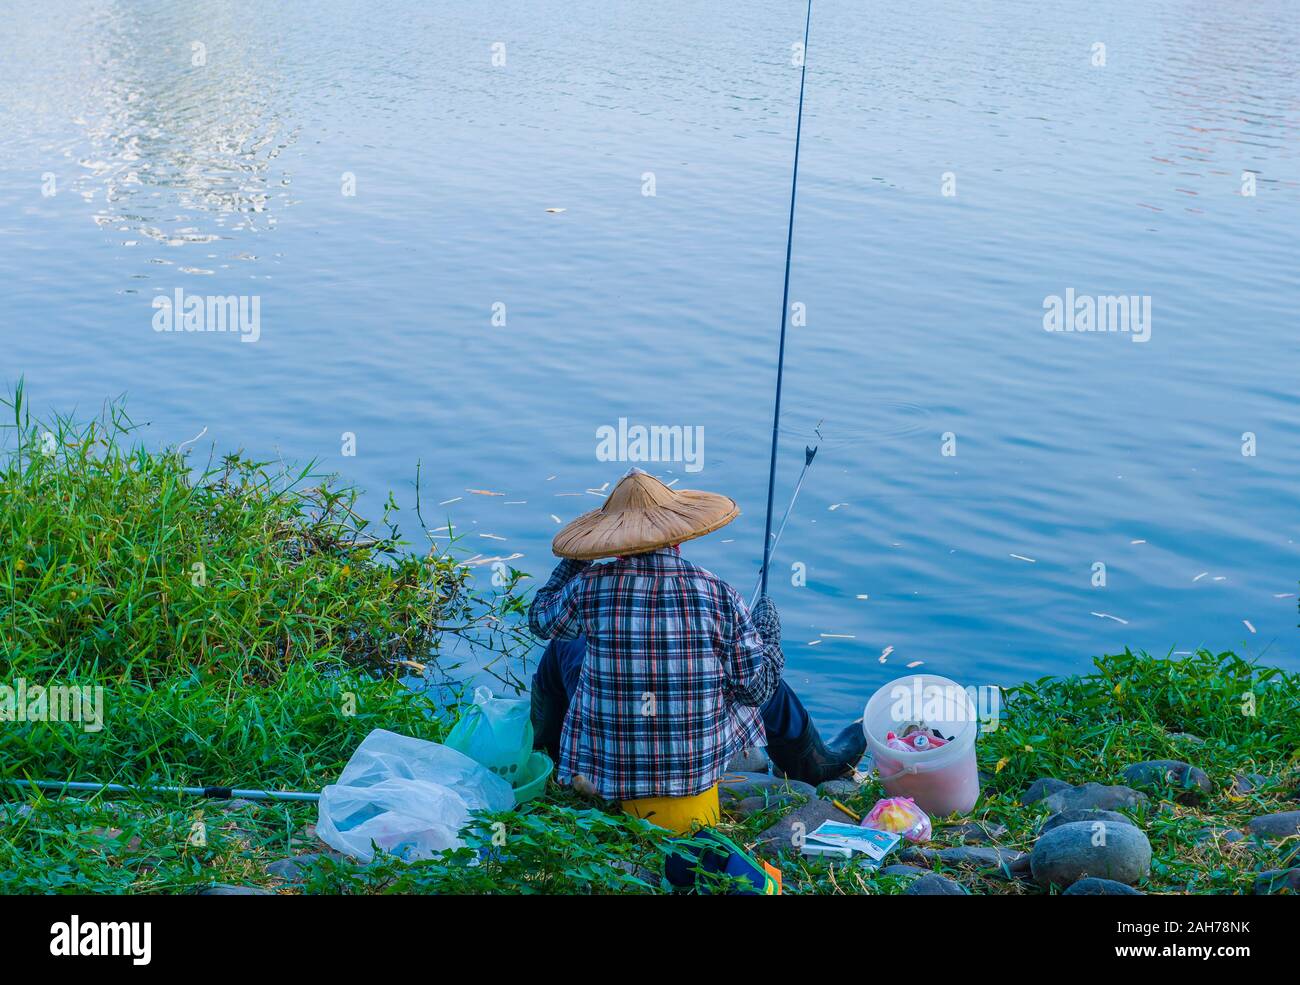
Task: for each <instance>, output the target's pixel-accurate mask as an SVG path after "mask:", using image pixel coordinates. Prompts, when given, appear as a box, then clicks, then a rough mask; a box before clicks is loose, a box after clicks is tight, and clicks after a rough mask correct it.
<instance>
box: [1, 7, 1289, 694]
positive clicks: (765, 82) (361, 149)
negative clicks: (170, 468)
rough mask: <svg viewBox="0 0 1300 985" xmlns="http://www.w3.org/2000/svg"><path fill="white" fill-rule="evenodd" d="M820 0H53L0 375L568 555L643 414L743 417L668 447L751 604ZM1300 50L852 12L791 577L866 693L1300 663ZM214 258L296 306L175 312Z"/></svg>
mask: <svg viewBox="0 0 1300 985" xmlns="http://www.w3.org/2000/svg"><path fill="white" fill-rule="evenodd" d="M1062 6H1065V7H1067V8H1068V9H1064V10H1063V9H1059V8H1061V7H1062ZM802 31H803V7H802V6H801V5H800V4H798V3H797V2H795V3H790V2H786V3H775V2H766V0H764V2H754V3H751V4H747V5H745V7H744V8H743V10H742V9H741V8H737V7H735V5H729V4H713V3H709V4H701V3H687V2H678V0H669V2H665V3H661V4H658V5H656V6H654V7H653V8H652V9H651V8H647V7H646V6H645V5H644V4H635V3H628V2H615V0H609V2H602V3H599V4H594V3H564V4H559V3H551V2H539V0H531V2H528V3H522V2H502V3H496V4H492V5H482V4H472V5H471V4H459V3H458V4H451V3H440V2H427V0H422V2H418V3H416V2H411V3H386V4H382V5H370V4H363V3H346V4H345V3H313V4H311V5H310V6H308V5H289V4H276V5H269V4H261V3H252V2H248V3H234V2H216V0H203V2H192V3H186V4H176V3H170V4H161V3H111V2H83V3H73V2H67V3H61V4H59V5H57V6H54V7H45V8H41V7H38V6H33V5H29V6H26V7H22V8H18V9H15V10H10V11H9V12H7V13H6V15H5V29H4V35H3V37H2V38H0V132H3V134H4V138H3V141H2V142H0V284H3V308H4V314H3V320H2V322H0V325H2V326H3V327H2V328H0V332H2V333H3V335H2V340H3V345H2V347H0V377H2V378H3V382H4V383H5V385H6V386H9V385H12V383H13V381H15V380H16V379H17V378H18V377H19V376H20V375H21V376H25V377H26V380H27V384H28V388H29V393H30V396H31V397H32V399H33V401H34V402H35V403H36V405H37V406H38V407H39V408H57V409H59V410H63V411H70V410H74V409H76V410H79V411H80V412H82V413H93V412H95V411H96V410H97V409H98V408H99V406H100V404H101V402H102V401H103V400H104V398H106V397H110V396H115V395H119V394H126V395H127V396H128V398H129V407H130V410H131V412H132V414H133V416H134V417H135V418H136V419H137V420H138V421H142V422H148V423H149V428H148V430H147V431H146V440H148V441H149V442H151V443H155V444H162V443H172V442H178V441H183V440H186V439H190V438H192V437H194V436H195V435H197V434H199V433H200V432H201V431H202V429H204V428H206V429H207V430H206V432H205V433H204V434H203V437H202V438H201V439H200V440H199V441H198V442H197V443H196V444H195V445H194V446H193V447H195V448H196V449H197V451H196V452H195V455H196V457H197V458H199V460H200V461H202V460H204V459H206V455H207V452H208V449H209V448H210V447H211V446H212V445H215V447H216V448H217V449H218V450H219V451H220V450H230V449H236V448H244V449H247V450H248V451H249V452H250V453H253V454H257V455H263V456H274V455H280V456H283V457H284V458H285V459H286V460H292V461H298V462H302V461H305V460H308V459H312V458H316V459H319V461H320V463H321V467H322V468H323V469H324V470H327V471H337V472H338V473H340V474H341V475H342V476H344V477H346V478H348V479H350V480H353V481H355V482H357V483H359V484H360V485H362V486H363V487H365V488H366V489H367V490H368V502H369V503H370V504H371V505H372V506H373V507H377V506H379V505H381V504H382V502H383V499H384V497H385V495H386V493H387V491H388V490H393V492H394V494H395V495H396V497H397V500H398V502H399V503H400V504H402V505H403V506H404V507H406V509H405V510H404V514H403V515H404V516H405V517H406V518H407V519H406V522H407V523H408V525H409V529H410V532H411V533H412V534H414V533H416V531H415V520H414V515H413V512H412V511H411V510H410V506H411V504H412V501H413V491H414V487H413V480H414V477H415V468H416V463H417V462H422V463H423V486H424V488H423V494H424V495H423V501H424V504H425V518H426V519H428V520H430V523H431V525H435V526H436V525H438V524H442V523H444V522H447V521H448V520H450V521H451V522H452V523H454V524H455V525H456V527H457V529H458V530H459V531H461V532H462V533H464V534H465V539H464V540H463V541H462V542H461V544H462V546H464V547H466V548H467V549H468V552H469V553H475V552H479V553H482V554H485V555H487V556H508V555H511V554H514V553H520V554H522V555H523V557H522V558H518V559H516V560H515V561H514V562H513V563H514V564H516V565H518V566H519V567H521V568H523V569H524V570H527V571H530V572H531V573H533V574H534V575H535V576H538V577H544V576H545V574H546V573H547V572H548V571H549V569H550V565H551V559H550V552H549V541H550V538H551V537H552V536H553V534H554V533H555V530H556V529H557V525H556V521H555V520H554V519H553V516H552V515H553V514H554V516H557V517H559V518H561V519H564V520H567V519H569V518H570V517H572V516H574V515H576V513H578V512H579V511H580V510H585V509H590V508H592V507H594V506H596V505H597V503H598V499H597V496H596V495H594V494H592V493H588V492H587V491H586V490H589V489H599V488H601V487H602V486H603V485H604V484H605V483H613V482H615V481H617V479H618V478H619V476H620V475H621V474H622V473H623V472H624V471H625V470H626V468H627V467H628V463H625V462H609V461H601V460H599V459H598V457H597V453H596V452H597V439H596V432H597V429H599V428H601V427H602V426H605V425H611V426H617V423H618V420H619V418H626V419H627V421H628V422H629V423H630V424H643V425H683V426H686V427H690V428H696V427H698V428H702V429H703V435H704V447H703V457H702V465H703V468H702V470H701V471H698V472H687V471H686V465H687V463H685V462H677V463H664V464H661V465H658V466H652V468H653V469H654V470H655V471H658V472H659V473H660V474H661V475H663V477H664V478H665V479H666V480H671V479H678V480H679V483H678V484H679V486H683V487H688V488H689V487H692V486H694V487H700V488H707V489H714V490H719V491H724V492H727V493H729V494H730V495H732V496H734V497H735V498H736V499H737V500H738V502H739V503H740V505H741V508H742V510H743V516H742V517H741V518H740V519H739V520H738V521H737V522H736V523H734V524H733V525H732V526H730V527H728V528H726V530H725V531H723V532H720V533H718V534H715V535H713V536H711V537H708V538H705V539H703V540H700V541H697V542H694V543H692V544H691V545H689V547H688V548H687V552H688V555H689V556H690V557H692V558H694V559H696V560H698V561H700V562H701V563H703V564H705V565H706V566H708V567H710V568H711V569H713V570H715V571H716V572H718V573H719V574H721V575H723V576H724V577H727V578H729V579H730V580H732V581H734V582H735V583H736V584H737V585H738V586H739V587H740V588H741V590H742V591H743V592H744V593H746V594H748V591H749V588H750V586H751V585H752V583H753V578H754V575H755V572H756V567H757V560H758V558H759V556H760V554H761V542H762V525H763V508H764V497H765V494H766V472H767V455H768V438H769V434H770V427H771V416H770V415H771V411H772V390H773V383H774V378H775V356H776V340H777V331H778V327H779V319H780V307H781V274H782V265H783V260H784V248H785V223H786V209H787V206H788V195H789V180H790V163H791V154H792V149H793V135H794V122H795V106H796V100H797V95H798V83H799V78H798V69H797V68H795V67H794V66H793V65H792V64H791V63H792V48H791V46H792V44H793V43H794V42H796V41H798V40H799V39H800V38H801V37H802ZM1098 44H1101V45H1104V50H1103V49H1101V48H1098V47H1096V46H1097V45H1098ZM1298 50H1300V18H1297V17H1295V10H1294V7H1293V6H1292V5H1290V4H1288V3H1285V2H1281V0H1278V2H1269V0H1261V2H1257V3H1252V4H1248V5H1223V4H1215V3H1210V2H1203V3H1187V2H1173V0H1157V2H1152V3H1146V4H1132V3H1119V2H1112V0H1106V2H1098V3H1090V4H1070V5H1042V4H1037V3H1032V2H1021V0H999V2H996V3H993V2H987V3H983V2H977V3H972V2H970V0H960V2H957V0H953V2H937V3H933V4H924V5H919V6H918V5H916V4H869V5H864V4H860V3H843V2H819V3H818V4H816V6H815V9H814V11H813V21H812V36H811V42H810V45H809V52H808V57H809V70H808V83H807V86H808V88H807V100H806V105H805V119H804V135H803V138H804V139H803V151H802V165H801V170H800V189H799V208H798V217H797V222H796V227H795V240H794V268H793V279H792V285H791V292H792V300H793V301H795V302H798V303H800V304H801V305H803V306H804V309H803V310H805V311H806V324H801V325H798V326H795V327H792V329H791V334H790V338H789V345H788V354H787V360H788V361H787V366H786V374H787V375H786V390H785V415H784V421H783V427H782V439H783V440H782V458H781V471H780V475H779V481H780V485H779V487H778V490H779V494H778V499H779V500H780V501H781V503H782V504H783V503H784V500H785V499H786V497H788V494H789V490H790V487H791V485H792V483H793V481H794V477H795V475H796V474H797V472H798V468H799V466H800V464H801V463H802V457H803V456H802V449H803V447H804V445H805V443H818V444H819V447H820V451H819V452H818V457H817V461H816V464H815V465H814V466H813V469H812V472H811V473H810V476H809V479H808V482H807V485H806V487H805V489H804V492H803V494H802V497H801V499H800V501H799V504H798V507H797V509H796V512H795V515H794V518H793V520H792V521H791V523H790V527H789V529H788V530H787V531H786V534H785V537H784V540H783V541H782V543H781V545H780V549H779V553H778V556H777V567H776V569H775V576H774V577H775V579H776V580H775V583H774V596H775V598H776V601H777V602H778V604H779V606H780V609H781V611H782V615H783V619H784V624H785V636H786V642H787V654H788V662H789V675H790V677H791V679H792V680H793V681H794V683H796V685H797V686H798V687H799V689H800V690H801V691H802V692H803V693H804V694H805V696H806V698H807V700H808V702H809V704H810V705H811V706H812V708H813V710H814V711H815V712H816V713H818V714H819V715H820V716H826V717H828V718H829V717H832V716H834V717H839V716H842V715H845V714H848V713H851V712H855V711H857V710H859V709H860V708H861V705H862V702H863V701H864V700H865V698H866V697H867V696H868V695H869V694H870V693H871V691H873V690H874V689H875V688H876V687H877V686H879V685H880V684H881V683H883V682H885V681H886V680H888V679H890V678H892V677H893V676H897V675H899V674H902V673H904V672H905V668H906V667H907V666H909V665H911V664H912V663H913V662H916V661H922V662H923V664H922V666H924V668H925V669H926V670H928V671H930V672H933V673H938V674H944V675H947V676H951V677H954V678H956V679H958V680H961V681H963V682H965V683H970V684H987V683H1014V682H1016V681H1018V680H1022V679H1024V678H1026V677H1037V676H1040V675H1044V674H1049V673H1060V672H1071V671H1081V670H1086V669H1087V668H1088V666H1089V662H1090V658H1091V657H1092V656H1093V655H1095V654H1099V653H1102V652H1107V651H1114V650H1116V649H1117V648H1122V647H1124V646H1125V645H1129V646H1132V647H1134V648H1146V649H1149V650H1151V651H1152V652H1157V653H1160V654H1164V653H1166V652H1169V651H1171V650H1174V651H1179V650H1191V649H1193V648H1195V647H1200V646H1206V647H1210V648H1214V649H1216V650H1217V649H1228V648H1232V649H1236V650H1238V651H1239V652H1241V653H1243V654H1244V655H1247V656H1252V657H1261V658H1262V659H1263V660H1264V661H1265V662H1267V663H1276V664H1280V665H1282V666H1286V667H1289V668H1292V669H1295V668H1297V667H1300V658H1298V657H1297V654H1298V652H1300V647H1298V646H1297V642H1298V640H1297V628H1296V623H1297V612H1296V599H1295V597H1294V593H1295V592H1296V588H1297V576H1298V575H1300V547H1298V546H1297V543H1296V538H1297V536H1300V529H1298V526H1300V525H1298V523H1297V512H1296V494H1297V490H1298V489H1300V485H1298V483H1297V480H1298V479H1300V431H1298V429H1297V411H1298V408H1297V399H1296V382H1297V368H1298V367H1300V362H1298V359H1297V357H1298V356H1300V353H1298V352H1297V328H1298V327H1300V325H1298V318H1297V307H1296V298H1297V295H1298V294H1300V264H1298V263H1297V231H1298V230H1300V153H1298V149H1300V140H1298V139H1297V138H1298V137H1300V73H1298V72H1297V61H1298V58H1297V54H1296V52H1297V51H1298ZM503 56H504V57H503ZM1103 56H1104V64H1101V63H1100V62H1101V61H1102V60H1103ZM494 57H495V61H496V62H497V63H498V64H494ZM502 60H504V64H499V63H500V62H501V61H502ZM349 176H350V178H349ZM1252 182H1253V187H1252V186H1251V183H1252ZM352 183H354V189H353V187H352ZM651 186H653V187H651ZM351 190H354V191H355V194H351V195H349V194H345V192H347V191H351ZM651 190H652V191H653V194H647V192H649V191H651ZM1251 191H1253V194H1245V193H1244V192H1251ZM945 192H947V193H948V194H945ZM953 192H955V194H952V193H953ZM549 209H557V210H559V209H562V210H564V211H562V212H558V211H557V212H549V211H548V210H549ZM177 289H180V290H182V291H183V292H186V293H190V294H194V295H200V296H206V295H223V296H224V295H236V296H245V297H248V298H253V297H256V298H257V299H259V304H260V325H259V330H260V338H258V340H257V341H256V342H255V343H252V344H249V343H246V342H244V341H242V340H241V339H240V338H239V337H238V336H237V335H236V334H229V333H205V334H197V333H183V332H182V333H164V332H156V331H154V328H153V319H154V316H155V314H156V311H155V309H154V308H153V307H152V301H153V299H154V298H155V297H157V296H160V295H161V296H166V297H169V298H172V297H174V296H175V292H176V290H177ZM1068 289H1073V291H1074V292H1075V293H1076V294H1077V295H1087V296H1090V297H1092V296H1099V295H1133V296H1137V297H1139V298H1141V297H1148V298H1149V299H1150V305H1151V320H1150V322H1149V329H1150V337H1149V340H1147V341H1144V342H1137V341H1135V333H1134V332H1132V331H1130V332H1128V333H1124V332H1117V333H1109V334H1100V333H1082V332H1075V333H1054V332H1048V331H1045V330H1044V320H1043V319H1044V310H1045V309H1044V302H1045V299H1047V298H1049V297H1050V296H1053V295H1055V296H1059V297H1064V296H1065V294H1066V291H1067V290H1068ZM494 316H495V317H494ZM503 316H504V317H503ZM503 321H504V324H503V323H502V322H503ZM345 432H347V433H351V434H352V435H355V455H344V454H343V451H344V439H343V437H342V436H343V435H344V433H345ZM1248 434H1249V435H1253V439H1252V438H1250V437H1243V436H1245V435H1248ZM952 452H955V454H951V453H952ZM1243 452H1246V453H1243ZM1249 452H1253V454H1249ZM472 489H477V490H488V491H492V492H500V493H504V494H505V495H500V496H485V495H480V494H476V493H472V492H468V491H467V490H472ZM457 497H459V499H457ZM454 499H455V500H457V501H455V502H449V503H446V504H445V505H442V506H436V505H435V504H438V503H440V502H443V501H447V500H454ZM433 517H436V518H437V519H436V520H434V519H432V518H433ZM496 538H503V539H496ZM1017 555H1018V557H1017ZM1098 563H1100V564H1103V565H1104V566H1105V567H1104V574H1105V584H1104V585H1101V584H1098V583H1097V582H1098V581H1099V578H1098V573H1099V572H1101V571H1102V569H1099V568H1097V567H1096V565H1097V564H1098ZM796 564H798V565H801V566H802V567H801V569H800V570H802V571H804V572H805V573H806V580H807V583H806V585H801V586H796V585H794V584H792V583H791V580H792V577H794V575H795V574H796V572H795V571H794V570H793V569H792V565H796ZM480 570H482V571H483V572H484V573H485V574H486V572H487V569H486V568H481V569H480ZM861 596H867V597H866V598H862V597H861ZM1247 623H1249V625H1247ZM1252 627H1253V629H1252ZM823 634H830V635H825V636H824V635H823ZM889 648H892V649H890V650H889V653H888V656H887V657H885V658H884V660H883V662H882V659H881V655H882V652H883V651H886V650H887V649H889Z"/></svg>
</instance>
